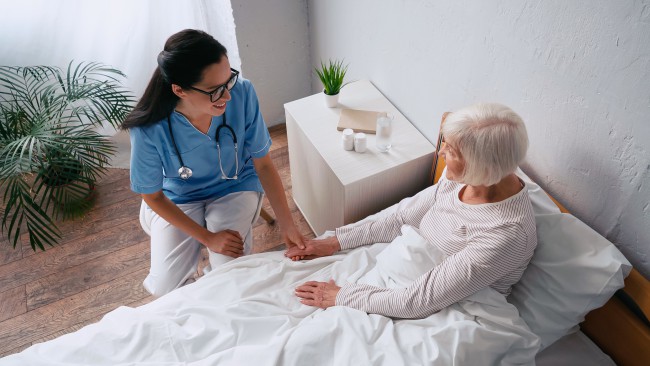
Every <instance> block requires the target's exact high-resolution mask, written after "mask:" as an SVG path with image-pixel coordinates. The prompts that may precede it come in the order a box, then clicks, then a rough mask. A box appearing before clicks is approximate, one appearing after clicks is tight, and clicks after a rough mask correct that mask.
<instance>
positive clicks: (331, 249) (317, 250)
mask: <svg viewBox="0 0 650 366" xmlns="http://www.w3.org/2000/svg"><path fill="white" fill-rule="evenodd" d="M339 250H341V244H340V243H339V240H338V239H337V238H336V236H332V237H329V238H325V239H320V240H308V241H307V242H306V243H305V248H304V249H300V248H299V247H295V246H294V247H290V248H289V249H288V250H287V252H286V253H284V256H285V257H289V258H291V260H294V261H297V260H301V259H314V258H318V257H326V256H329V255H332V254H334V253H336V252H338V251H339Z"/></svg>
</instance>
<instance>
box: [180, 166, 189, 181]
mask: <svg viewBox="0 0 650 366" xmlns="http://www.w3.org/2000/svg"><path fill="white" fill-rule="evenodd" d="M178 176H179V177H181V179H189V178H190V177H191V176H192V169H190V168H188V167H186V166H182V167H180V168H179V169H178Z"/></svg>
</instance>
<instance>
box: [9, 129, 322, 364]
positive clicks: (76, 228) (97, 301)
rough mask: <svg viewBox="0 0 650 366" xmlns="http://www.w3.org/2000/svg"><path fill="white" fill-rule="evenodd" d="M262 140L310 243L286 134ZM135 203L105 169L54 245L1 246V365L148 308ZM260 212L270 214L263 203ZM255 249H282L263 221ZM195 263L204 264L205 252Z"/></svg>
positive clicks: (145, 252)
mask: <svg viewBox="0 0 650 366" xmlns="http://www.w3.org/2000/svg"><path fill="white" fill-rule="evenodd" d="M269 132H271V137H272V139H273V146H272V148H271V157H272V158H273V162H274V163H275V165H276V167H277V168H278V171H279V173H280V176H281V178H282V182H283V183H284V187H285V189H286V194H287V196H288V198H289V199H288V201H289V207H290V209H291V211H292V214H293V217H294V220H295V222H296V223H297V225H298V227H299V229H300V231H301V232H302V233H303V235H305V236H306V237H308V238H313V237H314V234H313V232H312V231H311V229H310V228H309V226H308V225H307V223H306V222H305V220H304V218H303V216H302V214H301V213H300V211H298V210H297V208H296V205H295V204H294V202H293V198H292V197H291V177H290V172H289V153H288V148H287V136H286V130H285V126H284V125H280V126H275V127H272V128H271V129H270V131H269ZM140 202H141V199H140V197H139V195H137V194H135V193H133V192H131V190H130V189H129V171H128V170H123V169H110V170H109V172H108V174H107V175H106V176H105V177H103V179H101V180H100V181H99V182H98V197H97V202H96V205H95V206H94V208H93V209H92V211H90V212H89V213H88V214H87V215H86V216H85V217H84V218H83V219H78V220H75V221H71V222H64V223H62V224H61V225H60V226H59V227H60V229H61V231H62V233H63V239H62V240H61V243H60V244H59V245H57V246H55V247H53V248H50V249H47V251H45V252H40V251H39V252H36V253H35V252H33V251H32V249H31V248H30V247H29V244H28V242H27V240H25V238H22V243H23V246H22V247H17V248H16V249H15V250H14V249H13V248H12V247H11V245H10V244H9V243H8V241H6V240H5V239H0V357H3V356H7V355H10V354H12V353H16V352H20V351H22V350H23V349H25V348H27V347H29V346H31V345H32V344H35V343H39V342H44V341H47V340H50V339H53V338H56V337H58V336H60V335H63V334H66V333H70V332H73V331H76V330H78V329H80V328H81V327H83V326H85V325H88V324H91V323H94V322H97V321H98V320H100V319H101V318H102V317H103V316H104V314H106V313H107V312H109V311H111V310H113V309H115V308H117V307H118V306H122V305H126V306H132V307H135V306H139V305H142V304H146V303H148V302H149V301H151V300H153V298H152V297H151V296H150V295H149V294H148V293H147V292H146V291H145V289H144V288H143V287H142V281H143V280H144V278H145V276H146V275H147V273H148V270H149V237H148V236H147V235H146V234H145V233H144V232H143V231H142V229H141V227H140V223H139V220H138V213H139V209H140ZM264 207H265V208H266V209H267V210H268V211H269V212H270V213H272V212H273V211H272V209H271V208H270V206H269V204H268V201H267V200H266V199H265V200H264ZM254 243H255V244H254V252H262V251H267V250H279V249H281V248H283V247H284V245H283V243H282V241H281V237H280V233H279V228H278V227H277V225H273V226H270V225H268V224H267V223H266V222H265V221H264V220H262V218H260V219H259V220H258V221H257V223H256V225H255V227H254ZM202 262H204V263H206V262H207V255H206V253H205V252H204V253H203V256H202ZM199 268H202V265H199ZM200 275H201V273H200V272H199V273H198V274H197V276H200Z"/></svg>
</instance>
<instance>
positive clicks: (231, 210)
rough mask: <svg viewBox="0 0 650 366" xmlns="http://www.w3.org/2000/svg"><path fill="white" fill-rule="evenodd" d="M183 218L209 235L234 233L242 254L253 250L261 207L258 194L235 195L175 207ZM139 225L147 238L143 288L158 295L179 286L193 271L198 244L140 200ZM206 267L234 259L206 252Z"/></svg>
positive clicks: (240, 193)
mask: <svg viewBox="0 0 650 366" xmlns="http://www.w3.org/2000/svg"><path fill="white" fill-rule="evenodd" d="M176 206H178V208H180V209H181V210H182V211H183V212H185V214H186V215H187V216H189V217H190V218H191V219H192V220H194V221H195V222H196V223H198V224H199V225H201V226H204V227H205V228H207V229H208V230H210V231H212V232H218V231H222V230H225V229H230V230H235V231H238V232H239V234H240V235H241V236H242V238H244V254H250V253H251V249H252V247H253V224H254V223H255V221H256V220H257V218H258V216H259V213H260V209H261V207H262V193H259V192H252V191H246V192H235V193H231V194H229V195H227V196H225V197H221V198H219V199H210V200H205V201H198V202H191V203H181V204H177V205H176ZM140 224H141V225H142V228H143V229H144V231H145V232H146V233H147V234H149V236H151V269H150V270H149V275H148V276H147V278H145V280H144V283H143V285H144V288H145V289H146V290H147V291H149V292H150V293H151V294H152V295H154V296H162V295H164V294H166V293H168V292H170V291H172V290H174V289H176V288H178V287H181V286H182V285H183V284H184V283H185V281H187V279H188V278H190V277H191V276H192V275H193V274H194V273H195V272H196V269H197V268H196V267H197V263H198V260H199V255H200V252H201V247H202V244H201V243H199V242H198V241H197V240H196V239H194V238H192V237H190V236H189V235H187V234H185V233H184V232H183V231H181V230H180V229H178V228H176V227H175V226H173V225H171V224H169V223H168V222H167V221H165V219H163V218H162V217H160V216H158V214H157V213H155V212H154V211H153V210H152V209H151V208H150V207H149V206H148V205H147V204H146V203H145V202H144V201H142V206H141V207H140ZM208 253H209V256H210V267H211V268H216V267H217V266H219V265H221V264H223V263H226V262H228V261H230V260H232V259H234V258H232V257H229V256H226V255H223V254H219V253H215V252H213V251H211V250H208Z"/></svg>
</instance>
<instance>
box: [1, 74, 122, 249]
mask: <svg viewBox="0 0 650 366" xmlns="http://www.w3.org/2000/svg"><path fill="white" fill-rule="evenodd" d="M123 78H125V75H124V74H123V73H122V72H121V71H119V70H116V69H114V68H111V67H108V66H105V65H103V64H100V63H96V62H80V63H73V62H70V63H69V64H68V67H67V69H66V70H65V72H64V71H63V70H61V69H60V68H57V67H50V66H28V67H13V66H0V193H1V196H0V198H1V202H2V211H0V214H1V216H2V222H1V229H2V234H3V236H5V237H6V238H7V239H8V240H9V241H10V243H12V244H13V247H14V248H15V247H16V245H17V243H19V241H20V237H21V234H23V233H26V234H27V236H28V238H29V243H30V245H31V247H32V249H33V250H36V248H40V249H41V250H45V247H46V246H48V245H49V246H53V245H55V244H56V243H57V242H58V240H59V239H60V238H61V233H60V231H59V229H58V227H57V225H56V223H57V221H58V220H60V219H63V220H66V219H70V218H74V217H77V216H79V215H80V214H81V213H83V212H85V211H87V210H88V208H89V207H90V206H91V205H92V197H93V192H94V187H95V182H96V181H97V179H98V178H99V177H100V176H101V175H102V174H104V173H105V170H106V165H107V162H108V160H109V158H110V156H111V155H112V154H113V153H114V152H115V146H114V145H113V144H112V142H111V141H110V140H109V139H108V137H106V136H104V135H102V134H100V133H98V132H97V129H98V128H99V127H101V126H103V125H104V123H108V124H110V125H112V126H113V127H117V126H118V125H119V124H120V123H121V121H122V120H123V119H124V118H125V117H126V115H127V114H128V112H129V111H130V110H131V109H132V104H133V101H134V98H133V96H132V95H131V93H130V92H128V91H127V90H126V89H125V88H124V87H123V86H122V80H123Z"/></svg>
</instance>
